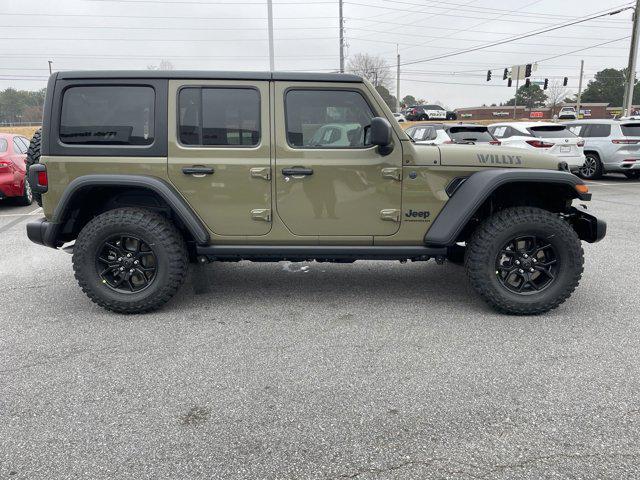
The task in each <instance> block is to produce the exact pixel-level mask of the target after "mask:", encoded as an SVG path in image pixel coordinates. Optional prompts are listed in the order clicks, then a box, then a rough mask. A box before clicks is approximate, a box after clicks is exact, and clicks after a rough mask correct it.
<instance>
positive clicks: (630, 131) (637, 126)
mask: <svg viewBox="0 0 640 480" xmlns="http://www.w3.org/2000/svg"><path fill="white" fill-rule="evenodd" d="M620 127H621V128H622V134H623V135H624V136H625V137H640V123H624V124H622V125H620Z"/></svg>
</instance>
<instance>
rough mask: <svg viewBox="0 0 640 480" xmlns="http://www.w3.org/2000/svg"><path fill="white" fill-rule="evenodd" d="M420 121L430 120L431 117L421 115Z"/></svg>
mask: <svg viewBox="0 0 640 480" xmlns="http://www.w3.org/2000/svg"><path fill="white" fill-rule="evenodd" d="M418 120H420V121H424V120H429V115H420V117H419V118H418Z"/></svg>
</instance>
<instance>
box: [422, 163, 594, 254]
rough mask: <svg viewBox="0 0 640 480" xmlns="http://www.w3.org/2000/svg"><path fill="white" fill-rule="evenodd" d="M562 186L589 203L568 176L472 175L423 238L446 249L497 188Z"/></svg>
mask: <svg viewBox="0 0 640 480" xmlns="http://www.w3.org/2000/svg"><path fill="white" fill-rule="evenodd" d="M519 182H520V183H524V182H526V183H532V182H533V183H540V184H561V185H562V184H564V185H567V186H569V187H571V190H572V191H573V192H574V193H575V197H576V198H579V199H581V200H585V201H588V200H591V194H589V193H579V192H578V191H576V189H575V187H576V185H583V184H584V182H583V181H582V180H581V179H579V178H578V177H576V176H575V175H572V174H570V173H568V172H562V171H556V170H538V169H513V168H496V169H490V170H482V171H479V172H476V173H473V174H472V175H471V176H469V177H468V178H467V179H466V180H465V181H464V182H463V183H462V184H460V185H459V186H458V187H457V188H456V189H455V191H454V192H453V193H452V196H451V198H450V199H449V201H448V202H447V203H446V204H445V206H444V207H443V208H442V210H441V211H440V213H439V214H438V216H437V217H436V219H435V220H434V222H433V224H432V225H431V227H430V228H429V230H428V231H427V233H426V234H425V237H424V242H425V244H426V245H429V246H449V245H453V244H454V243H455V242H456V239H457V238H458V236H459V235H460V233H461V232H462V230H463V229H464V227H465V226H466V225H467V223H468V222H469V220H471V218H472V217H473V215H474V213H475V212H476V211H477V210H478V208H480V206H481V205H482V204H483V203H484V201H485V200H487V198H489V196H490V195H491V194H492V193H493V192H494V191H495V190H496V189H497V188H499V187H501V186H502V185H505V184H508V183H519Z"/></svg>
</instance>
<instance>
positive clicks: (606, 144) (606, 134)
mask: <svg viewBox="0 0 640 480" xmlns="http://www.w3.org/2000/svg"><path fill="white" fill-rule="evenodd" d="M566 125H567V127H568V128H569V130H571V131H572V132H573V133H575V134H576V135H579V136H580V137H582V138H583V139H584V141H585V145H584V155H585V157H586V158H585V162H584V166H583V167H582V168H581V169H580V175H581V176H582V177H583V178H588V179H596V178H600V177H601V176H602V174H604V173H612V172H616V173H624V174H625V175H626V176H627V178H640V122H638V121H624V120H622V121H621V120H576V121H573V122H567V123H566Z"/></svg>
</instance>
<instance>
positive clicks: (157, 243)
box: [73, 208, 188, 313]
mask: <svg viewBox="0 0 640 480" xmlns="http://www.w3.org/2000/svg"><path fill="white" fill-rule="evenodd" d="M187 263H188V258H187V249H186V245H185V242H184V239H183V237H182V235H181V234H180V232H179V231H178V230H177V229H176V227H175V226H174V225H173V224H172V223H171V222H170V221H169V220H167V219H166V218H165V217H163V216H162V215H160V214H158V213H155V212H152V211H150V210H143V209H138V208H121V209H116V210H110V211H108V212H105V213H103V214H101V215H98V216H97V217H95V218H94V219H93V220H91V221H90V222H89V223H87V224H86V225H85V226H84V228H83V229H82V231H81V232H80V234H79V235H78V239H77V240H76V243H75V246H74V249H73V270H74V273H75V276H76V279H77V280H78V284H79V285H80V287H81V288H82V290H83V291H84V293H85V294H86V295H87V296H88V297H89V298H90V299H91V300H92V301H93V302H94V303H96V304H98V305H100V306H101V307H103V308H106V309H107V310H112V311H114V312H118V313H143V312H148V311H150V310H155V309H157V308H159V307H161V306H162V305H163V304H164V303H166V302H167V301H168V300H169V299H170V298H171V297H173V295H174V294H175V293H176V292H177V291H178V289H179V288H180V286H181V285H182V283H183V282H184V279H185V276H186V273H187Z"/></svg>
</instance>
